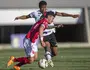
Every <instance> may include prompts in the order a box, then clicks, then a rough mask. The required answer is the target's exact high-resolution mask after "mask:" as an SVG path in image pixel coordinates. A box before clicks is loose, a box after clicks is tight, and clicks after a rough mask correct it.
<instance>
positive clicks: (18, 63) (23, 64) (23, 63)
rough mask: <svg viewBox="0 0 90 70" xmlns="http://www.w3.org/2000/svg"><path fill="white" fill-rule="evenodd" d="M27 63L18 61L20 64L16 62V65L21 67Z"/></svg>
mask: <svg viewBox="0 0 90 70" xmlns="http://www.w3.org/2000/svg"><path fill="white" fill-rule="evenodd" d="M25 64H26V63H18V64H16V66H19V67H21V66H22V65H25Z"/></svg>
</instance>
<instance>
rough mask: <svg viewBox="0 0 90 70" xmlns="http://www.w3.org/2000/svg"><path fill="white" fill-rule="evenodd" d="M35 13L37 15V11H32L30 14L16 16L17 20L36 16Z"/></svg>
mask: <svg viewBox="0 0 90 70" xmlns="http://www.w3.org/2000/svg"><path fill="white" fill-rule="evenodd" d="M34 15H35V12H31V13H30V14H28V15H22V16H18V17H16V18H15V20H18V19H21V20H25V19H28V18H34Z"/></svg>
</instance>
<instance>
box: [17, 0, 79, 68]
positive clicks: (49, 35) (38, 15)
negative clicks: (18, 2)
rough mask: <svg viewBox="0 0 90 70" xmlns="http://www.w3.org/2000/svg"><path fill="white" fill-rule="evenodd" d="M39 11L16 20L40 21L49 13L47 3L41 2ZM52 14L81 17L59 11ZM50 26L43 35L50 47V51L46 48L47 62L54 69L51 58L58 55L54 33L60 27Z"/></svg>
mask: <svg viewBox="0 0 90 70" xmlns="http://www.w3.org/2000/svg"><path fill="white" fill-rule="evenodd" d="M39 9H40V10H37V11H35V12H31V13H30V14H28V15H23V16H19V17H16V18H15V20H18V19H22V20H24V19H28V18H35V21H38V20H40V19H42V18H44V17H45V15H46V12H47V11H48V10H47V3H46V2H45V1H40V2H39ZM50 11H52V10H50ZM52 12H54V14H55V15H56V16H64V17H68V16H69V17H73V18H77V17H79V15H78V14H67V13H63V12H57V11H52ZM49 26H50V27H48V29H46V30H45V31H44V33H43V35H44V41H45V42H46V45H47V46H48V47H49V50H48V49H47V47H45V48H44V49H45V52H46V58H47V60H49V61H50V62H49V63H50V65H51V66H52V67H53V66H54V64H53V63H52V61H51V56H56V55H57V43H56V38H55V35H54V33H55V29H54V28H55V27H58V26H55V25H54V24H51V25H49ZM61 26H62V25H61ZM50 47H51V48H50Z"/></svg>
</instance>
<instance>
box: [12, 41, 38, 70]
mask: <svg viewBox="0 0 90 70" xmlns="http://www.w3.org/2000/svg"><path fill="white" fill-rule="evenodd" d="M24 48H25V52H26V55H27V60H26V59H25V60H24V61H25V62H24V61H22V62H20V63H18V64H16V65H15V66H14V68H15V69H16V70H20V67H21V66H22V65H25V64H31V63H33V62H34V61H35V60H36V59H37V57H38V53H37V51H38V48H37V45H36V43H30V42H29V41H28V39H27V40H26V42H25V43H24ZM18 59H20V58H18ZM21 59H22V58H21Z"/></svg>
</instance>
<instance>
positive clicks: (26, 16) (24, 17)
mask: <svg viewBox="0 0 90 70" xmlns="http://www.w3.org/2000/svg"><path fill="white" fill-rule="evenodd" d="M28 18H31V17H30V16H29V15H22V16H18V17H16V18H15V20H18V19H22V20H24V19H28Z"/></svg>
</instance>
